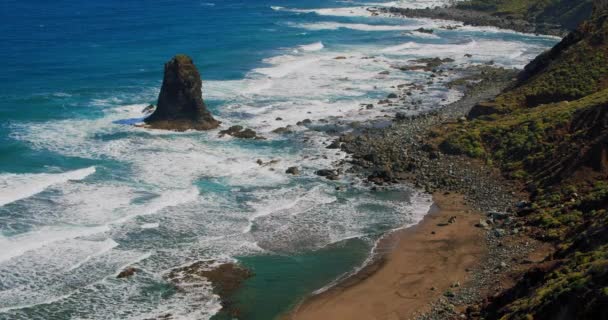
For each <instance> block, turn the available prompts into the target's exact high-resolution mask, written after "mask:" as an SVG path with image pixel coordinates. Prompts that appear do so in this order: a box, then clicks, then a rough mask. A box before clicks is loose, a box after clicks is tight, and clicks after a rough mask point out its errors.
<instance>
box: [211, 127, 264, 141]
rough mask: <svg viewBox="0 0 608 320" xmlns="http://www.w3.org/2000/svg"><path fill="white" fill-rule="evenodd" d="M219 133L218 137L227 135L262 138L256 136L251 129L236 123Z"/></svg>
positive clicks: (242, 137)
mask: <svg viewBox="0 0 608 320" xmlns="http://www.w3.org/2000/svg"><path fill="white" fill-rule="evenodd" d="M219 135H220V137H223V136H224V135H229V136H233V137H235V138H240V139H264V138H263V137H261V136H258V135H257V133H256V132H255V131H253V130H251V129H244V128H243V126H238V125H236V126H232V127H230V128H228V129H226V130H222V131H220V133H219Z"/></svg>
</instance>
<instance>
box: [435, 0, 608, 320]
mask: <svg viewBox="0 0 608 320" xmlns="http://www.w3.org/2000/svg"><path fill="white" fill-rule="evenodd" d="M531 2H532V1H523V0H520V1H518V0H512V1H497V0H473V1H468V2H466V3H465V5H469V6H472V5H475V6H478V9H483V10H495V11H500V12H507V11H508V12H527V11H526V10H528V11H529V10H530V8H532V7H531V6H530V3H531ZM534 2H536V3H543V5H545V6H547V7H549V6H551V5H555V3H556V1H552V0H546V1H534ZM558 2H559V1H558ZM561 2H564V1H561ZM484 6H486V7H484ZM487 6H490V7H487ZM606 20H607V17H606V16H605V15H600V14H596V15H595V16H594V17H593V19H592V20H590V21H589V22H586V23H584V24H582V25H581V27H580V28H579V29H578V30H577V31H575V32H573V33H572V34H571V35H569V36H568V37H566V39H564V40H563V41H562V43H560V44H559V45H557V46H556V47H555V48H554V49H553V50H551V51H549V52H547V53H545V54H543V55H541V56H539V57H538V58H537V59H536V60H535V61H534V62H532V63H531V64H530V65H529V66H527V67H526V71H525V72H523V73H522V75H521V78H520V80H519V82H518V83H517V84H516V85H515V86H514V87H513V88H512V89H510V90H508V91H506V92H504V93H503V94H501V95H500V96H498V97H497V98H496V99H495V100H494V101H491V102H487V103H483V104H480V105H478V106H476V107H475V108H473V110H472V111H471V114H470V115H469V116H470V118H471V119H469V120H470V121H464V122H459V123H453V124H451V125H450V126H448V127H447V128H444V129H443V130H445V131H444V134H443V135H442V136H441V138H440V139H441V142H440V147H441V149H442V150H443V151H444V152H447V153H452V154H462V155H467V156H470V157H475V158H479V159H483V160H485V161H486V162H487V163H491V164H495V165H497V166H499V167H500V168H501V169H502V171H503V172H504V174H505V175H506V176H507V177H510V178H512V179H518V180H521V181H522V182H524V183H525V185H526V186H527V187H528V189H529V190H530V191H531V205H530V207H529V208H527V209H525V210H522V211H521V212H520V215H521V216H523V217H525V219H526V220H527V222H528V224H529V226H530V227H531V228H532V229H533V234H534V235H535V236H537V237H539V238H543V239H545V240H549V241H555V243H556V244H557V245H558V247H559V250H558V251H557V252H556V253H555V257H554V258H555V259H554V261H553V262H554V264H552V265H551V266H550V267H549V268H547V269H546V270H540V271H538V270H537V271H535V272H536V273H534V272H531V273H530V274H528V275H527V276H526V277H524V279H523V280H522V281H521V282H520V283H519V284H518V285H517V286H516V288H514V289H513V290H511V291H510V292H507V293H506V294H504V295H503V297H502V299H498V300H497V301H498V302H495V303H494V304H493V305H491V306H490V307H488V308H487V309H486V310H485V312H486V318H488V319H503V320H512V319H513V320H519V319H535V320H538V319H600V318H601V317H603V316H605V315H606V314H608V180H607V177H608V41H606V40H607V39H608V37H607V35H608V22H607V21H606Z"/></svg>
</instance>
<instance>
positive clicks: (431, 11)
mask: <svg viewBox="0 0 608 320" xmlns="http://www.w3.org/2000/svg"><path fill="white" fill-rule="evenodd" d="M376 10H377V11H379V12H382V13H384V14H388V15H397V16H402V17H408V18H424V19H437V20H447V21H455V22H459V23H462V24H464V25H465V26H474V27H496V28H499V29H505V30H513V31H516V32H522V33H527V34H536V35H541V34H542V35H550V36H557V37H560V38H562V37H564V36H565V35H567V34H568V32H569V30H567V29H565V28H563V27H562V26H559V25H554V24H548V23H540V22H539V23H534V22H530V21H527V20H524V19H519V18H513V17H509V18H506V17H504V16H496V15H492V14H490V13H487V12H482V11H475V10H469V9H459V8H456V7H445V8H444V7H435V8H426V9H409V8H396V7H389V8H376Z"/></svg>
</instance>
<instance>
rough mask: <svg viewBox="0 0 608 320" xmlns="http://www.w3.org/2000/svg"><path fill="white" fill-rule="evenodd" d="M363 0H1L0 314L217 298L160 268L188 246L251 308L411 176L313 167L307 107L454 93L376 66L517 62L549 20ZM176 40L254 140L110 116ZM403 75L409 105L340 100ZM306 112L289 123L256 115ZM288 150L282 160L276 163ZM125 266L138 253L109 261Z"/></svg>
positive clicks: (123, 110) (354, 110)
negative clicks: (375, 12) (458, 18)
mask: <svg viewBox="0 0 608 320" xmlns="http://www.w3.org/2000/svg"><path fill="white" fill-rule="evenodd" d="M438 2H440V1H413V0H412V1H409V2H408V1H401V2H398V3H396V4H397V5H401V6H418V7H420V6H427V5H430V4H435V3H438ZM393 4H395V3H393ZM368 5H369V4H367V3H365V2H362V1H358V2H357V1H334V0H315V1H304V0H276V1H256V0H250V1H237V0H224V1H186V0H178V1H168V0H167V1H155V2H154V3H153V4H152V3H148V2H146V3H144V2H142V1H133V0H122V1H116V0H109V1H99V2H91V1H76V0H60V1H53V2H50V1H41V0H39V1H12V0H7V1H3V2H2V3H1V4H0V19H1V20H2V21H3V23H2V24H0V40H2V43H3V50H0V61H3V71H4V72H2V73H1V74H0V119H1V121H0V246H1V247H2V250H0V319H146V318H155V317H158V316H161V315H164V314H168V313H170V314H172V315H173V318H174V319H209V318H211V317H212V316H213V315H214V314H216V313H217V311H218V308H219V301H218V298H217V297H216V296H214V295H213V294H212V292H211V288H210V287H209V286H208V285H205V284H204V283H203V284H201V285H199V286H194V287H187V288H176V287H175V286H173V285H172V284H170V283H169V282H168V281H167V280H166V279H165V276H166V275H167V274H168V273H169V272H171V270H173V269H175V268H177V267H180V266H184V265H188V264H190V263H193V262H196V261H200V260H204V261H220V262H228V261H237V262H239V263H242V264H244V265H246V266H248V267H250V268H251V269H252V270H253V272H254V273H255V274H256V276H255V277H253V278H251V279H250V280H248V281H247V282H246V283H245V284H244V287H243V289H242V290H241V291H240V292H239V293H238V294H237V297H236V300H237V302H238V304H239V308H240V309H241V310H242V311H243V313H242V317H241V318H242V319H269V318H272V317H274V316H276V315H278V314H280V313H281V312H284V311H286V310H287V309H288V308H289V307H290V306H293V305H294V304H295V303H297V302H298V301H299V299H301V298H302V297H303V296H305V295H307V294H309V293H310V292H312V291H314V290H316V289H319V288H321V287H323V286H325V285H326V284H327V283H329V282H331V281H332V280H333V279H335V278H337V277H339V276H341V275H343V274H344V273H348V272H351V271H352V270H354V269H355V268H357V267H359V266H360V265H361V264H362V263H363V262H364V261H365V259H366V258H367V257H368V254H369V252H370V250H371V248H372V247H373V245H374V242H375V241H376V239H377V238H378V237H379V236H380V235H381V234H382V233H383V232H386V231H388V230H391V229H393V228H398V227H401V226H404V225H409V224H412V223H415V222H417V221H419V219H420V218H421V217H422V216H423V215H424V214H425V213H426V211H427V210H428V207H429V205H430V201H429V197H428V195H424V194H421V193H418V192H416V191H415V190H411V189H409V188H406V187H403V188H401V189H400V190H398V191H396V192H379V193H378V192H370V191H369V190H368V187H366V186H365V185H364V184H362V183H361V181H359V180H358V179H357V178H356V177H352V176H349V175H345V176H343V177H342V179H341V180H340V181H337V182H330V181H326V180H324V179H321V178H319V177H317V176H316V175H315V174H314V172H315V171H316V170H318V169H323V168H330V167H332V166H334V164H336V163H337V162H339V161H341V160H344V159H347V155H345V154H344V153H342V152H337V151H336V150H331V149H326V148H325V146H326V145H327V144H329V143H330V142H331V141H333V139H335V136H334V133H332V132H328V131H327V130H325V129H327V128H328V127H329V128H334V126H333V125H328V124H326V123H324V122H322V120H327V121H328V122H330V123H332V122H340V123H341V125H340V126H338V127H336V128H334V129H337V130H338V131H341V130H349V128H350V126H349V125H348V124H349V123H352V122H356V121H357V122H366V121H369V120H370V119H376V118H384V116H385V115H388V116H391V115H393V114H394V113H396V112H410V113H415V112H420V111H423V110H428V109H432V108H436V107H438V106H439V105H440V104H445V103H448V102H450V101H453V100H454V99H457V98H458V97H459V93H458V92H456V91H453V90H447V89H445V87H444V86H443V85H442V84H443V83H444V82H446V81H449V80H450V77H453V75H452V76H448V77H446V78H443V79H440V80H437V81H435V83H433V84H430V85H426V83H427V82H428V79H429V78H428V77H429V75H428V74H425V73H422V72H401V71H397V69H395V68H394V67H395V66H400V65H403V64H411V63H412V62H411V61H409V60H411V59H416V58H423V57H434V56H439V57H442V58H445V57H450V58H453V59H454V60H455V62H454V63H453V66H465V65H471V64H477V63H486V62H489V61H493V62H495V63H496V64H497V65H502V66H505V67H522V66H523V65H524V64H525V63H526V62H527V61H529V60H530V59H532V58H533V57H534V56H535V55H537V54H538V53H539V52H541V51H543V50H544V49H546V48H548V47H550V46H551V45H553V44H554V43H555V42H556V41H557V39H555V38H550V37H539V36H533V35H524V34H518V33H514V32H508V31H500V30H495V29H488V28H475V27H464V28H460V29H458V30H445V29H441V28H440V26H442V25H445V24H447V23H448V22H439V21H430V20H413V19H401V18H391V17H385V16H374V17H372V16H371V15H370V12H369V11H367V10H366V9H365V7H366V6H368ZM374 5H382V3H380V4H378V3H376V4H374ZM420 27H425V28H434V29H435V30H436V31H435V33H434V34H432V35H429V34H424V33H418V32H416V31H414V30H415V29H417V28H420ZM177 53H186V54H188V55H190V56H192V57H193V59H194V61H195V63H196V64H197V66H198V68H199V70H200V72H201V74H202V77H203V81H204V82H203V97H204V99H205V101H206V102H207V104H208V105H209V106H210V108H211V109H212V112H213V113H214V115H215V116H216V117H217V118H218V119H220V120H221V121H222V122H223V123H224V125H225V126H229V125H233V124H241V125H244V126H246V127H250V128H253V129H255V130H256V131H258V133H259V134H261V135H263V136H265V137H266V138H267V140H264V141H242V140H237V139H232V138H230V137H223V138H220V137H218V134H217V130H216V131H210V132H185V133H172V132H162V131H154V130H146V129H142V128H137V127H133V126H131V125H129V124H128V123H129V121H130V120H131V119H141V118H142V117H143V116H144V115H143V114H142V109H143V108H144V107H145V106H146V105H148V104H149V103H154V102H155V100H156V97H157V95H158V90H159V88H160V84H161V79H162V66H163V63H164V62H166V61H167V60H169V59H170V58H171V57H172V56H173V55H175V54H177ZM466 53H470V54H473V58H466V57H465V56H464V55H465V54H466ZM338 56H341V57H345V58H346V59H335V58H336V57H338ZM383 71H389V72H390V73H389V74H388V75H386V74H380V72H383ZM403 83H422V84H425V86H426V88H425V91H424V92H423V91H416V92H414V95H413V96H412V98H411V99H415V100H420V101H422V104H421V105H419V106H417V108H416V109H412V110H409V109H408V110H406V109H404V107H403V106H391V107H382V108H380V107H377V108H374V109H372V110H366V109H364V108H361V107H360V106H361V104H367V103H373V102H375V101H376V100H377V99H378V98H381V97H382V98H383V97H385V96H386V95H387V94H388V93H391V92H393V91H394V90H395V89H394V87H395V86H396V85H399V84H403ZM277 118H282V120H277ZM307 118H308V119H312V120H313V124H312V125H310V126H296V127H295V133H294V134H292V135H285V136H282V135H277V134H274V133H272V130H274V129H276V128H277V127H281V126H285V125H288V124H292V125H293V124H295V123H296V122H298V121H302V120H304V119H307ZM258 159H260V160H262V161H263V162H264V163H268V164H267V165H262V166H260V165H258V164H257V163H256V162H257V160H258ZM272 160H275V161H274V162H271V161H272ZM294 165H296V166H299V167H300V168H301V170H302V175H300V176H290V175H287V174H285V173H284V172H285V169H287V168H288V167H290V166H294ZM336 187H341V188H339V189H340V190H337V189H338V188H336ZM126 266H136V267H137V268H139V269H141V270H142V271H141V272H140V273H138V274H137V275H136V276H134V277H132V278H130V279H128V280H119V279H116V277H115V276H116V274H117V273H118V272H120V271H121V270H122V269H124V267H126Z"/></svg>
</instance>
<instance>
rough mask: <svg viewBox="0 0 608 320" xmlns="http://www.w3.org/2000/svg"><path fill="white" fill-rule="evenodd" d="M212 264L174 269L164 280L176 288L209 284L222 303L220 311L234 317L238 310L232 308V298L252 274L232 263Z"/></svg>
mask: <svg viewBox="0 0 608 320" xmlns="http://www.w3.org/2000/svg"><path fill="white" fill-rule="evenodd" d="M214 263H215V262H214V261H199V262H195V263H193V264H191V265H189V266H186V267H181V268H178V269H174V270H173V271H171V272H170V273H169V274H168V275H167V276H166V279H167V280H169V281H170V282H172V283H173V284H174V285H175V286H177V287H178V288H196V287H204V286H206V285H207V283H208V282H210V283H211V285H212V286H213V292H214V293H215V294H217V295H218V296H219V297H220V299H221V301H222V307H223V310H222V311H224V312H228V313H229V314H231V315H233V316H235V315H237V314H238V310H236V309H234V308H233V307H234V306H233V303H232V301H231V299H232V296H233V295H234V293H235V292H236V291H237V290H238V289H239V288H240V286H241V284H242V283H243V281H245V280H247V279H248V278H250V277H252V276H253V273H252V272H251V271H249V270H248V269H245V268H243V267H241V266H239V265H236V264H234V263H223V264H220V265H219V266H215V265H214ZM207 281H208V282H207Z"/></svg>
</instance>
